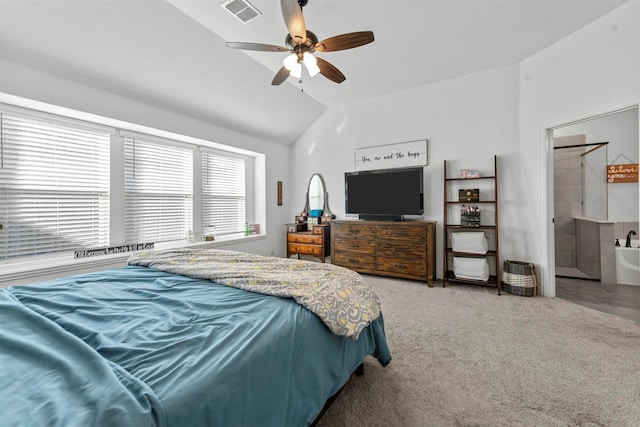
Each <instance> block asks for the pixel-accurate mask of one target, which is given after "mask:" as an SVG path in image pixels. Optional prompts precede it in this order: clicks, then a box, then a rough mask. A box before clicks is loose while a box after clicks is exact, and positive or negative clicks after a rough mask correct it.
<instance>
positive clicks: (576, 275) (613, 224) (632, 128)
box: [547, 104, 640, 314]
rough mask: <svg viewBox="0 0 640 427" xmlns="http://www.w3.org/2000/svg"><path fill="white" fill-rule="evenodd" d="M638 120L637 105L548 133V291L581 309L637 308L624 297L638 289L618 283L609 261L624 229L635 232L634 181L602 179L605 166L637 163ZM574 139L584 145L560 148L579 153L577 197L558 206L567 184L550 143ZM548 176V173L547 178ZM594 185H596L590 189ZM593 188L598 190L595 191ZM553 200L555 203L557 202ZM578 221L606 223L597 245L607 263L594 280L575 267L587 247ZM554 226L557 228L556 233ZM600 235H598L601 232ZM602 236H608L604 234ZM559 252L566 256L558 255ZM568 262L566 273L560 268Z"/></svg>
mask: <svg viewBox="0 0 640 427" xmlns="http://www.w3.org/2000/svg"><path fill="white" fill-rule="evenodd" d="M638 117H639V115H638V106H637V104H636V105H633V106H628V107H626V108H621V109H619V110H617V111H613V112H608V113H604V114H600V115H598V116H595V117H590V118H585V119H584V120H580V121H577V122H573V123H569V124H564V125H559V126H556V127H553V128H550V129H548V144H549V145H548V147H549V152H548V153H549V154H548V155H549V156H550V157H549V159H548V163H547V164H548V165H549V168H548V170H547V172H548V176H549V182H550V183H553V184H552V187H551V188H550V190H552V194H550V203H549V215H550V219H552V218H553V219H554V222H551V221H550V222H551V223H552V224H553V225H554V226H553V227H551V229H550V230H549V239H550V243H551V242H553V245H550V248H552V251H550V253H549V260H550V263H551V262H553V266H554V268H553V269H550V272H551V274H550V277H549V278H550V279H551V278H554V279H555V278H556V277H557V279H556V280H554V281H553V283H554V286H553V287H552V289H551V290H552V293H553V294H554V295H557V296H558V297H561V298H565V299H569V300H572V301H573V302H576V303H582V304H583V305H585V304H584V301H585V299H586V300H590V301H594V300H598V301H600V304H601V305H602V306H603V307H605V306H606V307H608V308H607V309H606V310H603V311H608V312H615V311H616V310H617V309H620V310H621V309H625V310H629V307H626V308H620V304H622V303H621V302H620V301H624V304H628V303H629V302H630V301H635V302H634V304H635V305H634V307H635V308H636V309H637V308H638V307H640V305H639V304H638V298H629V297H628V295H629V293H630V292H631V293H632V294H633V295H638V294H640V286H634V285H622V284H618V283H617V281H616V274H615V261H613V262H611V259H613V260H615V255H614V253H615V251H614V244H615V239H616V238H618V239H620V238H624V237H625V236H626V233H627V232H628V231H629V230H632V229H633V230H636V231H638V228H639V226H638V224H639V223H638V221H639V217H640V206H639V205H640V203H639V201H638V198H639V194H640V190H639V187H638V183H637V182H634V183H625V184H624V185H618V184H613V183H607V181H606V165H611V164H617V163H616V162H618V161H622V162H624V163H636V164H637V163H638V160H639V159H638V157H639V149H640V147H639V146H640V143H639V141H640V139H639V136H638V128H639V125H638ZM575 135H583V136H584V139H583V141H579V142H577V143H575V144H570V143H567V141H568V139H565V140H564V144H562V145H564V146H566V147H568V146H570V145H576V146H579V147H576V148H577V150H578V153H577V154H575V156H576V157H577V158H579V159H580V160H579V161H578V162H577V163H578V164H579V168H580V174H579V178H576V177H573V178H572V179H573V183H574V184H575V185H576V186H577V187H578V188H574V189H573V193H572V194H573V197H574V198H576V197H578V198H579V201H574V202H575V204H574V205H571V204H570V203H569V204H565V205H564V206H562V203H563V201H562V197H563V196H564V195H566V194H567V193H566V192H567V189H566V188H565V189H558V188H556V184H559V185H563V184H562V183H563V182H564V183H565V185H566V181H563V179H565V177H563V176H561V175H558V172H557V171H555V163H556V159H555V158H553V157H555V156H554V153H556V152H558V151H559V150H556V149H555V148H556V147H555V145H553V140H554V138H558V139H562V138H566V137H570V136H575ZM569 150H570V148H562V149H560V151H565V152H569ZM590 150H593V151H590ZM564 157H568V156H567V155H565V156H564ZM585 159H586V160H585ZM594 171H595V172H597V173H601V174H604V176H605V178H604V179H602V178H600V177H596V178H593V176H595V175H593V176H592V172H594ZM552 173H553V175H551V174H552ZM567 173H568V172H567ZM603 182H604V184H603ZM594 184H595V185H596V187H594V186H593V185H594ZM597 186H599V187H600V189H597ZM557 201H558V202H560V204H558V203H556V202H557ZM565 202H566V201H565ZM563 215H564V216H563ZM583 219H584V220H587V221H588V222H593V223H598V224H605V227H604V231H605V232H604V234H602V236H601V237H600V239H599V241H598V242H597V243H598V246H599V247H600V248H599V250H600V249H604V250H605V251H608V252H609V255H608V256H607V257H608V258H609V263H608V264H606V263H605V262H603V261H602V260H601V264H600V266H599V268H600V275H599V276H598V275H596V274H594V272H593V270H589V268H586V269H585V268H584V267H583V266H579V262H578V261H579V258H580V255H579V254H578V251H579V250H584V249H585V248H586V249H588V248H589V247H588V245H585V242H584V241H581V240H580V238H579V237H578V235H579V234H580V231H579V230H578V228H579V227H580V225H579V223H580V222H581V220H583ZM555 221H557V223H556V222H555ZM558 226H560V230H559V227H558ZM600 231H601V232H602V230H600ZM571 232H572V233H573V237H572V238H566V236H565V235H564V234H563V233H571ZM607 232H608V233H609V234H610V236H609V235H607ZM594 246H596V245H594ZM574 248H575V252H574V253H570V252H571V251H570V250H569V249H574ZM591 249H593V248H591ZM563 251H564V252H565V253H561V252H563ZM563 264H564V265H563ZM567 264H568V268H569V269H565V265H567ZM594 264H595V262H591V263H590V264H589V266H590V267H593V265H594ZM581 267H582V268H581ZM584 270H587V271H584ZM629 286H631V287H632V288H629ZM621 295H627V297H626V298H620V296H621ZM612 307H613V308H612ZM616 307H618V308H616ZM614 314H615V313H614Z"/></svg>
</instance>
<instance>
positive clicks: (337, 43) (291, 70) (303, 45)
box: [227, 0, 373, 85]
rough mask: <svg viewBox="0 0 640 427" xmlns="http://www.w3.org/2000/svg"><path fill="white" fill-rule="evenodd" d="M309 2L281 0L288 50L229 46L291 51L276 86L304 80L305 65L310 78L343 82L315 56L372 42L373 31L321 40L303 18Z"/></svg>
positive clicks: (231, 44) (245, 47) (341, 76)
mask: <svg viewBox="0 0 640 427" xmlns="http://www.w3.org/2000/svg"><path fill="white" fill-rule="evenodd" d="M307 1H308V0H280V7H281V9H282V16H283V17H284V22H285V24H286V25H287V30H288V31H289V34H287V37H286V39H285V44H286V45H287V47H284V46H275V45H270V44H262V43H248V42H227V47H231V48H234V49H243V50H257V51H261V52H290V53H291V54H290V55H289V56H287V57H286V58H285V59H284V61H283V64H284V65H283V66H282V68H280V70H279V71H278V72H277V73H276V75H275V77H274V78H273V81H272V82H271V84H272V85H279V84H281V83H282V82H284V81H285V80H286V79H287V77H289V76H290V75H291V76H294V77H297V78H300V77H302V64H304V65H305V68H306V69H307V71H308V73H309V75H310V76H315V75H316V74H318V73H320V74H322V75H323V76H325V77H326V78H328V79H329V80H332V81H334V82H336V83H342V82H343V81H345V79H346V77H345V76H344V74H342V72H341V71H340V70H338V69H337V68H336V67H335V66H333V65H332V64H330V63H329V62H327V61H325V60H324V59H322V58H318V57H315V56H314V55H313V53H314V52H335V51H338V50H346V49H352V48H354V47H359V46H362V45H365V44H367V43H371V42H372V41H373V32H372V31H358V32H354V33H347V34H341V35H339V36H333V37H329V38H328V39H324V40H322V41H318V37H316V35H315V34H314V33H312V32H311V31H309V30H307V28H306V26H305V23H304V17H303V16H302V8H303V7H304V6H306V4H307Z"/></svg>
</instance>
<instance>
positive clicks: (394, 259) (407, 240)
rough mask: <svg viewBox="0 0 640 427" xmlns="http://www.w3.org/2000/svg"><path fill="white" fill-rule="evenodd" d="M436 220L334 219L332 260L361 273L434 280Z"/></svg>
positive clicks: (332, 224)
mask: <svg viewBox="0 0 640 427" xmlns="http://www.w3.org/2000/svg"><path fill="white" fill-rule="evenodd" d="M435 225H436V222H435V221H417V220H416V221H414V220H406V221H401V222H389V221H363V220H333V221H331V262H332V263H333V264H335V265H340V266H343V267H346V268H350V269H351V270H355V271H357V272H359V273H366V274H376V275H379V276H388V277H399V278H403V279H412V280H422V281H425V282H427V284H428V285H429V286H433V281H434V280H435V268H434V265H435V261H436V259H435V258H436V251H435Z"/></svg>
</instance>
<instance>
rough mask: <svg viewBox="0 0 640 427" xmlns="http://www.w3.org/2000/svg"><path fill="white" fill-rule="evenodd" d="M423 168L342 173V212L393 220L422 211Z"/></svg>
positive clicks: (422, 212) (360, 216)
mask: <svg viewBox="0 0 640 427" xmlns="http://www.w3.org/2000/svg"><path fill="white" fill-rule="evenodd" d="M423 171H424V169H423V168H422V167H413V168H398V169H380V170H370V171H357V172H346V173H345V174H344V193H345V200H344V205H345V213H346V214H348V215H358V217H359V218H360V219H381V220H394V221H400V220H403V219H404V216H405V215H422V214H424V190H423V187H424V180H423V173H424V172H423Z"/></svg>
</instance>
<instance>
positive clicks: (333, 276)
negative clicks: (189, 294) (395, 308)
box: [129, 249, 380, 339]
mask: <svg viewBox="0 0 640 427" xmlns="http://www.w3.org/2000/svg"><path fill="white" fill-rule="evenodd" d="M129 264H130V265H138V266H143V267H149V268H154V269H156V270H160V271H166V272H169V273H175V274H180V275H183V276H188V277H193V278H199V279H208V280H211V281H213V282H216V283H221V284H223V285H227V286H231V287H235V288H239V289H243V290H246V291H251V292H257V293H262V294H267V295H273V296H278V297H285V298H293V299H294V300H295V301H296V302H298V303H299V304H301V305H302V306H304V307H306V308H307V309H309V310H310V311H311V312H313V313H314V314H315V315H317V316H318V317H319V318H320V319H321V320H322V321H323V322H324V324H325V325H327V327H328V328H329V329H330V330H331V332H333V333H334V334H335V335H342V336H346V337H350V338H353V339H357V338H358V335H359V334H360V332H361V331H362V330H363V329H364V328H366V327H367V326H368V325H369V324H370V323H371V322H372V321H373V320H375V319H376V318H377V317H378V316H379V315H380V300H379V299H378V296H377V294H376V293H375V292H373V290H372V289H371V288H370V287H369V284H368V283H367V282H365V280H364V279H363V278H362V277H361V276H360V275H359V274H358V273H356V272H354V271H351V270H348V269H346V268H343V267H339V266H335V265H332V264H324V263H318V262H310V261H301V260H295V259H287V258H275V257H264V256H260V255H253V254H248V253H244V252H236V251H226V250H217V249H170V250H165V251H144V252H140V253H138V254H135V255H132V256H131V257H130V258H129Z"/></svg>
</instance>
